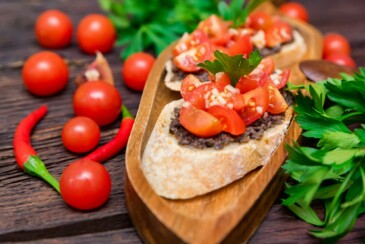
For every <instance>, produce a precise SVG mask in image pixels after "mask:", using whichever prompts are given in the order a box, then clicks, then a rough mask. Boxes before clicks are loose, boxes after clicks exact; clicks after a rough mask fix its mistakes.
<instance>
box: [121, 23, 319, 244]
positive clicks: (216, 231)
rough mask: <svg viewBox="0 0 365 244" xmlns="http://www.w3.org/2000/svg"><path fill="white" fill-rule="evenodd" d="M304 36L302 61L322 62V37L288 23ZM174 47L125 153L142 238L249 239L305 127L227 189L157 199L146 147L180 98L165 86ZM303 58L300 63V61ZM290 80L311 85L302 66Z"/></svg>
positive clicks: (146, 96)
mask: <svg viewBox="0 0 365 244" xmlns="http://www.w3.org/2000/svg"><path fill="white" fill-rule="evenodd" d="M289 21H290V22H291V23H292V24H293V26H294V27H295V28H296V29H297V30H298V31H299V32H300V33H301V34H302V36H303V38H304V39H305V41H306V44H307V52H306V54H305V55H304V56H303V57H302V59H301V60H306V59H320V58H321V56H322V46H321V44H322V36H321V34H320V33H319V32H318V31H317V30H316V29H314V28H313V27H311V26H309V25H306V24H303V23H301V22H298V21H294V20H289ZM172 48H173V45H171V46H170V47H168V48H167V49H166V50H165V51H164V52H163V53H162V54H161V55H160V56H159V58H158V59H157V60H156V62H155V65H154V67H153V69H152V71H151V73H150V76H149V78H148V81H147V84H146V86H145V90H144V92H143V95H142V99H141V103H140V107H139V110H138V114H137V116H136V121H135V125H134V128H133V130H132V134H131V137H130V139H129V143H128V146H127V151H126V159H125V161H126V175H127V177H126V182H125V183H126V184H125V186H126V189H125V190H126V202H127V207H128V210H129V215H130V217H131V219H132V221H133V224H134V226H135V227H136V229H137V231H138V232H139V234H140V236H141V237H142V238H143V239H144V240H145V241H147V242H149V243H172V242H174V243H218V242H232V241H240V242H242V241H247V240H248V239H249V238H250V236H251V235H252V234H253V233H254V231H255V230H256V228H257V227H258V226H259V225H260V223H261V221H262V220H263V218H264V217H265V215H266V213H267V211H268V210H269V208H270V207H271V205H272V204H273V202H274V201H275V199H276V198H277V196H278V194H279V192H280V191H281V189H282V185H283V182H284V181H285V179H286V177H285V175H284V174H283V173H282V172H281V170H280V167H281V165H282V163H283V162H284V160H285V158H286V156H287V153H286V151H285V148H284V146H285V144H287V143H288V144H292V142H293V141H295V140H297V139H298V137H299V135H300V133H301V129H300V128H299V126H298V125H297V123H295V122H294V121H293V122H292V123H291V124H290V126H289V129H288V132H287V134H286V136H285V140H284V141H283V142H282V143H281V144H280V145H279V147H278V148H277V150H276V151H275V153H274V154H273V155H272V158H271V161H270V162H269V163H268V164H267V165H266V166H264V167H261V168H259V169H256V170H254V171H252V172H251V173H249V174H248V175H246V176H245V177H243V178H242V179H240V180H237V181H235V182H233V183H231V184H229V185H228V186H226V187H224V188H221V189H219V190H217V191H214V192H212V193H209V194H206V195H203V196H200V197H196V198H193V199H189V200H169V199H165V198H163V197H160V196H158V195H157V194H156V193H155V192H154V191H153V189H152V188H151V187H150V185H149V183H148V182H147V179H146V178H145V176H144V175H143V172H142V170H141V168H140V164H141V158H142V155H143V151H144V148H145V146H146V143H147V141H148V139H149V137H150V134H151V132H152V130H153V127H154V125H155V123H156V120H157V118H158V116H159V114H160V112H161V110H162V108H163V107H164V106H165V104H167V103H169V102H170V101H173V100H177V99H180V98H181V97H180V94H179V93H177V92H173V91H170V90H169V89H168V88H166V87H165V85H164V82H163V79H164V76H165V70H164V66H165V63H166V61H167V60H168V59H170V57H171V50H172ZM299 61H300V60H298V62H299ZM290 68H291V71H292V72H291V77H290V82H292V83H303V82H306V80H305V77H304V76H303V74H302V73H301V72H300V70H299V68H298V64H297V63H293V65H292V66H291V67H290Z"/></svg>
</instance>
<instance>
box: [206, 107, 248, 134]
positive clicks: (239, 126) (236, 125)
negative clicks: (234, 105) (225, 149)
mask: <svg viewBox="0 0 365 244" xmlns="http://www.w3.org/2000/svg"><path fill="white" fill-rule="evenodd" d="M207 112H208V113H210V114H211V115H213V116H214V117H216V118H217V119H218V120H219V121H220V122H221V124H222V125H223V129H222V130H223V131H226V132H228V133H230V134H232V135H235V136H238V135H242V134H243V133H244V132H245V131H246V126H245V123H244V122H243V120H242V118H241V117H240V116H239V114H238V113H237V112H236V111H235V110H233V109H229V108H227V107H223V106H219V105H215V106H212V107H210V108H209V109H208V111H207Z"/></svg>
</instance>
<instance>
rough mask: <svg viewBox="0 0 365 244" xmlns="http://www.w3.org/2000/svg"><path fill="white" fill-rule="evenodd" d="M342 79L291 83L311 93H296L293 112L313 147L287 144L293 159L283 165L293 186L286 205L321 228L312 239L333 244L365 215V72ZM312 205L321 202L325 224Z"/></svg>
mask: <svg viewBox="0 0 365 244" xmlns="http://www.w3.org/2000/svg"><path fill="white" fill-rule="evenodd" d="M341 76H342V79H328V80H326V81H323V82H320V83H316V84H310V85H306V86H293V85H289V88H291V89H304V90H305V91H306V92H307V93H309V94H310V96H306V95H303V93H302V92H299V93H298V96H297V97H296V106H295V111H296V112H297V116H296V120H297V121H298V123H299V124H300V126H301V128H303V131H304V132H303V134H302V135H303V136H304V137H305V138H308V139H310V140H312V142H313V140H314V142H315V146H300V145H298V144H295V145H294V146H292V147H291V146H287V150H288V152H289V156H288V159H287V161H286V163H285V164H284V165H283V168H284V169H285V171H286V172H287V173H288V174H289V175H290V177H291V179H292V180H293V181H294V182H295V183H294V184H287V186H286V190H285V193H286V194H287V195H288V197H287V198H286V199H285V200H283V205H285V206H287V207H288V208H289V209H290V210H291V211H292V212H293V213H295V214H296V215H297V216H298V217H300V218H301V219H303V220H304V221H306V222H308V223H310V224H312V225H315V226H318V227H320V228H318V229H313V230H310V231H309V233H310V234H311V235H313V236H315V237H317V238H321V239H325V240H326V241H330V242H334V241H336V240H339V239H340V238H342V237H343V236H345V235H346V234H347V233H348V232H350V231H351V229H352V227H353V225H354V224H355V222H356V219H357V218H358V216H359V215H361V214H363V213H365V69H364V68H360V71H359V73H357V74H355V75H354V76H350V75H346V74H341ZM354 125H357V126H356V128H355V129H353V130H351V129H350V128H351V127H353V126H354ZM313 201H321V202H323V204H324V209H325V217H324V219H323V220H322V219H320V217H319V215H318V214H317V213H316V212H315V211H314V210H313V208H312V207H311V204H312V203H313Z"/></svg>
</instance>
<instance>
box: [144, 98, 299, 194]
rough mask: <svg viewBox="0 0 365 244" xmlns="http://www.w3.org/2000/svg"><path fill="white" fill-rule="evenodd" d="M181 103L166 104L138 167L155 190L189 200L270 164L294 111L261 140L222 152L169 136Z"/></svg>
mask: <svg viewBox="0 0 365 244" xmlns="http://www.w3.org/2000/svg"><path fill="white" fill-rule="evenodd" d="M182 103H183V100H182V99H181V100H177V101H173V102H171V103H169V104H167V105H166V106H165V107H164V109H163V110H162V111H161V114H160V116H159V118H158V120H157V122H156V124H155V127H154V129H153V131H152V133H151V136H150V138H149V140H148V142H147V145H146V147H145V150H144V153H143V155H142V161H141V168H142V171H143V173H144V175H145V176H146V178H147V180H148V182H149V183H150V185H151V186H152V188H153V189H154V191H155V192H156V193H157V194H158V195H160V196H163V197H165V198H169V199H188V198H193V197H195V196H198V195H203V194H206V193H209V192H211V191H214V190H216V189H219V188H221V187H224V186H226V185H228V184H230V183H231V182H233V181H235V180H237V179H240V178H242V177H243V176H244V175H246V174H247V173H249V172H250V171H252V170H254V169H256V168H257V167H259V166H262V165H265V164H267V163H268V162H269V161H270V157H271V155H272V154H273V153H274V152H275V150H276V148H277V147H278V145H279V144H280V143H281V142H282V141H283V139H284V136H285V134H286V131H287V128H288V127H289V125H290V122H291V118H292V113H293V110H292V108H291V107H289V108H288V110H287V111H286V113H285V118H284V120H283V123H282V124H280V125H277V126H275V127H272V128H269V129H267V130H266V131H265V132H264V136H263V137H262V139H260V140H250V141H249V142H247V143H242V144H239V143H231V144H229V145H227V146H225V147H224V148H223V149H221V150H216V149H213V148H205V149H197V148H193V147H190V146H181V145H179V144H178V141H177V139H176V138H175V136H174V135H172V134H170V133H169V126H170V122H171V119H172V118H173V113H174V108H175V107H181V105H182Z"/></svg>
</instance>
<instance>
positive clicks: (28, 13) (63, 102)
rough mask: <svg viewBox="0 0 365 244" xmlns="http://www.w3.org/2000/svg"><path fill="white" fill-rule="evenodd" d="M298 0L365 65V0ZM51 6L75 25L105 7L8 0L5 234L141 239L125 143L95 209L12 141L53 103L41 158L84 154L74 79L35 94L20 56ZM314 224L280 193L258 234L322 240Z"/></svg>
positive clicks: (359, 230) (40, 138) (4, 27)
mask: <svg viewBox="0 0 365 244" xmlns="http://www.w3.org/2000/svg"><path fill="white" fill-rule="evenodd" d="M297 1H299V2H301V3H303V4H304V5H305V6H306V7H307V8H308V12H309V14H310V22H311V23H312V24H313V25H314V26H316V27H317V28H318V29H319V30H321V31H322V32H323V33H326V32H330V31H336V32H340V33H341V34H344V35H345V36H347V38H348V39H349V41H350V43H351V46H352V48H353V49H352V56H353V58H354V59H355V61H356V62H357V64H358V65H360V66H365V55H364V53H365V32H364V31H363V26H364V25H365V15H364V14H363V9H364V8H365V2H364V1H363V0H351V1H342V0H321V1H306V0H297ZM48 8H56V9H60V10H63V11H65V12H67V13H69V14H70V17H71V19H72V20H73V23H74V24H75V27H76V24H77V22H78V21H79V20H80V19H81V18H82V16H84V15H85V14H87V13H91V12H99V13H100V12H101V11H100V9H99V7H98V3H97V1H90V0H78V1H71V0H62V1H41V0H12V1H0V90H1V92H2V93H1V98H2V100H1V103H0V112H1V116H0V242H6V241H26V240H31V242H32V243H60V242H62V243H85V242H87V243H88V242H98V243H99V242H101V243H104V242H105V243H110V242H122V243H128V242H129V243H139V242H140V239H139V237H138V236H137V234H136V232H135V231H134V230H133V229H132V226H131V223H130V220H129V218H128V215H127V210H126V206H125V202H124V197H125V196H124V175H125V173H124V151H123V152H122V153H120V154H119V155H117V156H116V157H114V158H113V159H111V160H108V162H107V163H105V166H106V167H107V169H108V170H109V171H110V172H111V176H112V181H113V188H112V194H111V197H110V199H109V201H108V202H107V204H106V205H105V206H103V207H102V208H100V209H98V210H96V211H91V212H80V211H76V210H73V209H71V208H69V207H67V206H66V205H65V204H64V203H63V201H62V200H61V199H60V197H59V196H57V194H56V193H55V192H54V191H53V190H52V189H51V188H50V187H48V186H47V185H45V184H44V183H43V182H41V181H39V180H38V179H35V178H32V177H30V176H28V175H25V174H24V173H22V172H21V171H20V170H19V169H18V168H17V166H16V164H15V160H14V158H13V154H12V145H11V140H12V136H13V133H14V130H15V127H16V125H17V123H18V122H19V121H20V119H21V118H22V117H24V116H25V115H26V114H28V113H29V112H30V111H31V110H33V109H35V108H36V107H38V105H40V104H42V103H46V104H47V105H48V106H49V113H48V114H47V116H46V117H45V119H43V120H42V121H41V123H40V124H39V125H38V126H37V128H36V130H35V133H34V134H33V136H32V141H33V145H34V147H35V148H36V150H37V151H38V152H39V154H40V156H41V158H42V159H43V160H44V161H45V162H46V164H47V166H48V167H49V169H50V171H51V172H52V173H53V174H54V175H55V176H56V177H57V178H59V176H60V175H61V173H62V170H63V169H64V167H65V166H66V165H67V164H69V163H70V162H72V161H73V160H74V159H76V158H78V157H79V156H77V155H74V154H72V153H70V152H68V151H66V150H65V149H64V148H63V146H62V143H61V141H60V137H59V135H60V132H61V129H62V126H63V124H64V123H65V122H66V121H67V120H68V119H69V118H71V117H72V116H73V112H72V105H71V97H72V93H73V91H74V90H75V86H74V84H73V83H72V82H70V83H69V84H68V86H67V88H66V90H65V91H63V92H62V93H60V94H58V95H56V96H54V97H50V98H39V97H34V96H32V95H30V94H29V93H28V92H27V91H26V90H25V89H24V87H23V85H22V82H21V76H20V71H21V69H20V68H19V67H20V66H19V64H20V62H21V61H23V60H24V59H25V58H26V57H28V56H29V55H31V54H32V53H34V52H37V51H40V50H42V48H41V47H40V46H38V45H37V43H36V41H35V38H34V35H33V23H34V21H35V19H36V17H37V16H38V15H39V13H41V12H42V11H43V10H45V9H48ZM56 51H57V52H58V53H60V54H61V55H63V57H65V58H67V59H69V60H71V61H78V60H79V61H82V62H85V61H89V60H90V61H91V60H92V59H93V57H92V56H89V55H85V54H83V53H81V52H80V51H79V50H78V48H77V45H76V41H75V39H74V40H73V42H72V45H71V46H70V47H67V48H65V49H62V50H56ZM118 51H119V49H118V48H116V49H115V50H114V52H112V53H110V54H108V55H107V59H108V60H109V61H110V63H111V64H112V66H113V72H114V75H115V77H116V83H117V88H118V90H119V91H120V92H121V94H122V96H123V101H124V102H125V104H126V105H127V106H128V107H130V108H131V110H132V112H133V113H135V112H136V111H137V109H138V105H139V99H140V94H139V93H135V92H132V91H130V90H128V89H127V88H126V87H125V86H124V84H123V83H122V82H121V77H120V68H121V65H122V63H121V61H120V59H119V58H118V55H117V53H118ZM82 62H81V63H82ZM14 64H15V67H14ZM12 67H13V68H12ZM16 67H18V68H16ZM81 70H82V65H79V66H72V67H71V80H72V77H74V76H75V75H76V74H78V73H79V72H80V71H81ZM118 126H119V123H118V121H116V122H115V123H113V124H112V125H110V126H108V127H106V128H103V134H102V141H101V143H105V142H106V141H108V140H109V139H111V138H112V137H113V135H114V133H115V132H116V130H117V128H118ZM364 226H365V217H364V216H362V217H361V218H360V219H359V220H358V222H357V223H356V226H355V228H354V230H353V231H352V232H351V233H350V234H349V235H348V236H347V237H346V238H344V239H343V241H342V242H343V243H345V242H346V243H359V242H360V240H363V239H364V238H365V229H364ZM309 228H311V226H310V225H307V224H305V223H304V222H302V221H300V220H298V219H297V218H295V217H294V216H293V215H292V214H291V213H290V212H289V211H288V210H286V209H285V208H283V207H282V206H280V201H276V203H275V204H274V206H273V207H272V208H271V210H270V212H269V213H268V215H267V216H266V218H265V220H264V222H263V224H262V225H261V226H260V228H259V229H258V230H257V232H256V233H255V235H254V236H253V237H252V238H251V241H250V242H251V243H284V242H285V243H296V242H301V243H315V242H318V241H317V240H316V239H314V238H312V237H310V236H309V235H307V234H306V230H307V229H309ZM33 231H34V232H35V233H36V234H34V233H32V232H33Z"/></svg>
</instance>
